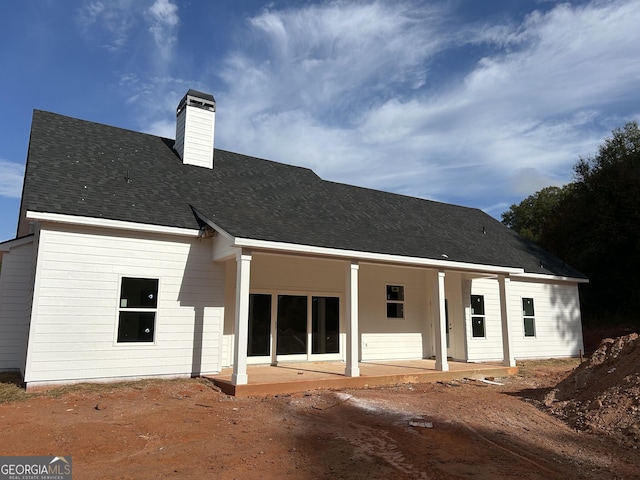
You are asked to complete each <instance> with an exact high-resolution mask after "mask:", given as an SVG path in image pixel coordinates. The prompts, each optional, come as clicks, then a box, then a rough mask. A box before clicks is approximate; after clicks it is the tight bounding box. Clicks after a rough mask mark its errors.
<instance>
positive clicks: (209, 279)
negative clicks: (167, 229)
mask: <svg viewBox="0 0 640 480" xmlns="http://www.w3.org/2000/svg"><path fill="white" fill-rule="evenodd" d="M124 276H130V277H144V278H157V279H158V280H159V287H158V311H157V315H156V324H155V341H154V343H153V344H151V343H149V344H144V343H129V344H127V343H117V342H116V339H117V327H118V299H119V291H120V282H121V278H122V277H124ZM223 278H224V268H223V267H222V266H220V265H217V264H215V263H213V262H211V242H210V241H207V240H198V239H192V238H185V237H177V236H169V235H159V234H140V233H136V234H134V235H131V236H130V235H128V234H127V232H123V231H116V230H107V229H97V228H89V227H84V228H80V227H78V228H73V227H71V226H61V225H53V224H52V225H45V226H43V228H42V230H41V233H40V248H39V254H38V267H37V271H36V279H35V283H36V293H35V295H34V300H33V311H32V320H31V324H32V326H31V331H30V337H29V352H28V357H27V366H26V372H25V381H26V382H28V383H31V384H37V383H45V384H46V383H50V382H54V381H77V380H82V379H98V378H118V377H128V376H131V377H143V376H151V375H190V374H199V373H213V372H217V371H219V370H220V364H219V357H220V349H221V334H222V319H223V316H224V284H223Z"/></svg>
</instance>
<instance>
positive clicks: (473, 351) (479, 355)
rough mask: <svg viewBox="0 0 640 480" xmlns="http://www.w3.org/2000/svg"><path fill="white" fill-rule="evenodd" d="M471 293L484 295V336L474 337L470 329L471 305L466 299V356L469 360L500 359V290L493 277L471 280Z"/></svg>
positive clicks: (501, 356)
mask: <svg viewBox="0 0 640 480" xmlns="http://www.w3.org/2000/svg"><path fill="white" fill-rule="evenodd" d="M471 295H484V308H485V337H484V338H474V337H473V334H472V330H471V307H470V302H469V301H467V306H466V308H465V316H466V328H465V334H466V337H467V358H466V360H467V361H469V362H486V361H501V360H502V359H503V355H502V319H501V313H500V290H499V286H498V280H497V279H495V278H483V279H475V280H472V281H471Z"/></svg>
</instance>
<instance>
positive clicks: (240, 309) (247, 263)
mask: <svg viewBox="0 0 640 480" xmlns="http://www.w3.org/2000/svg"><path fill="white" fill-rule="evenodd" d="M250 275H251V252H249V251H247V250H243V251H241V252H239V253H238V254H237V256H236V311H235V335H234V349H233V374H232V375H231V383H232V384H233V385H246V384H247V383H248V382H249V377H248V376H247V340H248V336H249V278H250Z"/></svg>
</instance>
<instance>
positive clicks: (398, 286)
mask: <svg viewBox="0 0 640 480" xmlns="http://www.w3.org/2000/svg"><path fill="white" fill-rule="evenodd" d="M390 287H391V288H394V287H395V288H401V289H402V300H391V299H389V288H390ZM405 291H406V290H405V286H404V285H403V284H400V283H386V284H385V287H384V295H385V304H384V306H385V313H384V314H385V317H386V318H388V319H392V320H404V319H405V318H407V316H406V312H405V306H406V304H405V301H406V299H405ZM391 303H393V304H396V305H402V316H401V317H390V316H389V310H388V305H389V304H391Z"/></svg>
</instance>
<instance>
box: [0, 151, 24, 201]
mask: <svg viewBox="0 0 640 480" xmlns="http://www.w3.org/2000/svg"><path fill="white" fill-rule="evenodd" d="M23 177H24V165H22V164H20V163H15V162H10V161H8V160H2V159H0V196H2V197H9V198H20V194H21V193H22V178H23Z"/></svg>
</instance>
